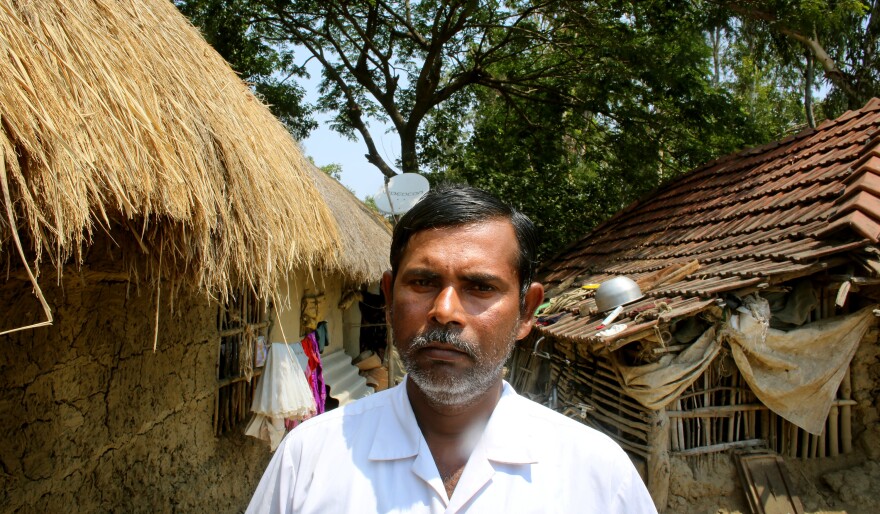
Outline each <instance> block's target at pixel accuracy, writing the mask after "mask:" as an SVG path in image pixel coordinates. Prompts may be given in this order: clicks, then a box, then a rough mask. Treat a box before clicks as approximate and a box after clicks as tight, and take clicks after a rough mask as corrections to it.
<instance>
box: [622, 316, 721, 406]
mask: <svg viewBox="0 0 880 514" xmlns="http://www.w3.org/2000/svg"><path fill="white" fill-rule="evenodd" d="M719 350H721V342H720V341H719V340H718V338H716V337H715V328H714V327H712V328H709V329H708V330H706V331H705V332H703V335H701V336H700V337H699V338H698V339H697V340H696V341H694V343H693V344H691V345H690V346H689V347H688V348H687V349H685V350H684V351H683V352H681V353H679V354H677V355H672V354H667V355H664V356H663V357H662V358H661V359H660V360H659V361H657V362H654V363H651V364H645V365H643V366H626V365H624V364H623V363H622V362H621V361H620V359H619V358H618V357H617V355H616V354H613V360H614V365H615V367H616V368H617V370H618V373H620V378H621V383H622V385H623V389H624V391H625V392H626V394H627V395H629V396H631V397H632V398H634V399H635V400H636V401H638V402H639V403H641V404H642V405H644V406H645V407H647V408H649V409H653V410H659V409H662V408H663V407H665V406H666V405H668V404H669V403H670V402H671V401H673V400H675V399H676V398H678V396H679V395H681V393H682V391H684V390H685V389H686V388H687V387H688V386H689V385H691V384H692V383H693V382H694V380H696V379H697V378H699V377H700V375H702V374H703V371H705V369H706V368H707V367H708V366H709V364H710V363H711V362H712V360H713V359H714V358H715V356H716V355H718V352H719Z"/></svg>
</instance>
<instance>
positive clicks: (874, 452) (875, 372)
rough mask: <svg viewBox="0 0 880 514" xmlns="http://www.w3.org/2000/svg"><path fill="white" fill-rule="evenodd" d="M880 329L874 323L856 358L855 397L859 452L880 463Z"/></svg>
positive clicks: (855, 420)
mask: <svg viewBox="0 0 880 514" xmlns="http://www.w3.org/2000/svg"><path fill="white" fill-rule="evenodd" d="M878 336H880V329H878V327H877V325H876V324H875V325H874V326H873V327H871V329H870V330H868V333H867V334H865V337H864V339H862V342H861V343H860V344H859V349H858V350H857V351H856V355H855V357H853V361H852V365H851V366H850V372H851V373H852V397H853V400H855V401H856V402H858V405H857V406H856V408H855V416H854V418H855V419H854V420H853V438H854V445H855V447H856V451H859V450H861V451H863V452H864V453H865V455H866V456H867V457H868V458H869V459H872V460H880V402H878V399H880V343H878Z"/></svg>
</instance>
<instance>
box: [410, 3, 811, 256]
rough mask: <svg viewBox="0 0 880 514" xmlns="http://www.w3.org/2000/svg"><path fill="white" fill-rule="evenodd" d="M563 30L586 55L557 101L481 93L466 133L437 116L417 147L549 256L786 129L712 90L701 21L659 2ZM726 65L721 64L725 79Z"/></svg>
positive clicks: (572, 20) (548, 90)
mask: <svg viewBox="0 0 880 514" xmlns="http://www.w3.org/2000/svg"><path fill="white" fill-rule="evenodd" d="M564 21H565V23H566V26H567V27H569V29H570V30H572V31H574V32H575V34H574V35H573V36H572V37H582V38H584V39H585V40H586V41H587V42H589V45H587V44H581V45H579V46H578V47H577V49H578V51H579V52H581V53H580V54H579V55H578V60H579V61H580V62H582V63H583V65H582V66H581V67H580V69H579V70H577V73H576V74H573V75H568V76H562V77H555V78H550V79H548V82H551V83H549V84H547V85H546V87H545V88H544V89H543V91H542V92H541V93H540V94H541V95H546V96H548V97H550V98H535V96H538V95H533V96H532V97H530V98H528V99H526V98H510V97H505V96H504V95H503V94H501V93H498V92H495V91H491V90H487V89H480V90H476V92H475V93H474V95H473V99H472V100H471V104H472V105H473V110H472V111H471V117H470V118H469V123H467V124H464V125H462V124H460V123H457V121H458V120H457V118H456V116H454V115H449V116H447V115H446V114H445V109H444V108H440V109H438V110H436V111H435V113H434V114H433V115H432V116H431V117H430V119H429V120H428V122H427V123H426V130H425V141H423V142H422V145H421V146H422V148H423V158H425V159H426V161H428V162H430V164H431V167H432V168H433V169H438V170H443V174H442V175H443V177H442V178H443V179H446V180H453V181H466V182H468V183H470V184H473V185H477V186H479V187H482V188H485V189H488V190H490V191H493V192H494V193H496V194H497V195H499V196H500V197H502V198H504V199H506V200H507V201H509V202H511V203H513V204H515V205H517V206H518V207H519V208H520V209H521V210H523V211H524V212H525V213H526V214H528V215H529V216H531V217H532V219H534V220H535V222H536V224H537V225H538V226H539V228H540V232H541V233H542V237H543V240H544V244H543V245H542V249H541V253H542V256H547V255H549V254H553V253H555V252H557V251H559V250H560V249H561V248H563V247H564V246H565V245H566V244H567V243H568V242H570V241H571V240H572V239H573V238H574V237H575V236H574V235H575V234H577V235H579V234H583V233H585V232H587V231H589V230H590V229H592V228H593V227H594V226H595V225H596V223H598V222H600V221H601V220H603V219H604V218H606V217H607V216H608V215H610V214H611V213H613V212H615V211H617V210H619V209H620V208H622V207H624V206H625V205H627V204H628V203H630V202H632V201H634V200H636V199H637V198H639V197H641V196H642V195H644V194H645V193H647V192H648V191H650V190H651V189H653V188H655V187H657V186H658V185H659V184H661V183H662V182H664V181H666V180H670V179H672V178H674V177H676V176H678V175H679V174H681V173H683V172H684V171H687V170H689V169H691V168H693V167H695V166H697V165H699V164H702V163H703V162H706V161H708V160H710V159H712V158H714V157H716V156H718V155H720V154H724V153H728V152H732V151H734V150H737V149H740V148H742V147H743V146H747V145H754V144H759V143H763V142H766V141H767V140H768V138H772V137H773V136H777V135H778V134H779V132H781V131H782V127H786V128H787V127H788V125H790V123H791V120H790V119H783V120H781V121H779V122H778V123H776V124H775V125H773V124H772V123H770V122H767V123H763V124H762V123H758V121H761V120H759V119H758V118H754V117H750V116H749V113H750V109H748V108H747V105H746V104H745V103H744V102H743V101H742V97H741V96H738V95H737V94H735V93H734V92H733V91H731V89H730V88H729V84H728V83H727V82H726V81H723V80H722V81H719V82H717V83H716V81H715V73H714V68H715V63H714V60H713V52H712V46H711V45H710V44H709V40H708V39H707V34H708V32H707V31H706V27H707V23H708V22H707V19H706V17H705V16H704V13H703V12H702V11H699V10H696V9H690V10H689V9H686V8H684V7H682V8H679V9H675V10H670V9H668V5H666V4H664V3H661V2H638V3H634V4H615V6H613V7H612V6H611V5H610V4H608V5H605V4H603V5H594V6H593V7H592V8H591V9H584V10H583V11H581V12H579V13H578V14H577V16H570V17H568V18H567V19H566V20H564ZM579 34H584V36H580V35H579ZM565 50H567V51H570V50H571V47H569V48H567V49H565ZM519 51H520V53H521V54H522V55H523V56H524V62H534V61H540V60H541V59H548V60H550V59H555V58H557V56H556V52H560V51H562V49H558V50H555V51H547V52H542V53H540V54H538V53H529V50H528V49H525V48H523V49H519ZM515 64H516V63H509V65H515ZM729 65H730V61H729V60H727V59H722V60H719V61H718V69H719V71H718V74H719V75H720V74H721V72H722V70H728V69H729ZM493 71H496V72H497V73H504V72H506V71H507V70H501V71H498V70H493ZM562 89H567V90H568V98H567V99H566V101H569V100H570V99H571V98H574V99H576V100H577V102H576V103H569V104H567V105H566V104H564V103H560V102H559V101H558V100H557V99H554V98H552V97H551V96H552V95H553V94H555V92H556V91H559V90H562ZM561 105H563V106H562V107H560V106H561ZM765 107H766V105H765ZM452 109H453V110H457V109H459V107H458V106H453V107H452ZM796 115H797V113H795V116H796ZM771 121H775V119H772V120H771ZM771 125H773V126H772V128H771ZM432 178H433V179H435V180H437V179H438V178H439V177H432Z"/></svg>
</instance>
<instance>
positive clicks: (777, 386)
mask: <svg viewBox="0 0 880 514" xmlns="http://www.w3.org/2000/svg"><path fill="white" fill-rule="evenodd" d="M878 184H880V100H878V99H873V100H871V101H870V102H868V104H867V105H866V106H865V107H864V108H862V109H860V110H856V111H850V112H847V113H845V114H844V115H843V116H841V117H840V118H838V119H835V120H830V121H825V122H824V123H822V124H821V125H820V126H819V127H817V128H816V129H808V130H805V131H802V132H800V133H798V134H796V135H794V136H791V137H788V138H786V139H783V140H781V141H778V142H775V143H772V144H769V145H766V146H762V147H758V148H753V149H749V150H745V151H742V152H739V153H736V154H733V155H729V156H726V157H723V158H721V159H718V160H716V161H714V162H711V163H708V164H706V165H705V166H703V167H701V168H699V169H696V170H693V171H692V172H690V173H688V174H686V175H684V176H682V177H680V178H679V179H677V180H675V181H674V182H672V183H670V184H668V185H667V186H665V187H662V188H661V189H659V190H658V191H656V192H655V193H653V194H650V195H648V196H647V197H646V198H644V199H642V200H640V201H638V202H635V203H634V204H633V205H630V206H629V207H627V208H625V209H624V210H622V211H620V212H619V213H617V214H616V215H615V216H614V217H612V218H611V219H610V220H608V221H607V222H605V223H604V224H602V225H600V226H599V227H597V228H596V229H595V230H594V231H593V232H591V233H589V234H587V235H585V236H584V237H582V238H581V239H579V240H578V241H576V242H575V243H574V244H573V245H571V246H570V247H569V248H568V249H567V250H565V251H563V252H562V253H561V254H560V255H558V256H557V257H555V258H554V259H552V260H550V261H549V262H547V263H546V264H545V265H544V266H543V270H542V279H543V281H544V282H545V284H546V286H547V287H548V297H549V298H551V304H550V306H549V307H548V308H547V309H546V310H544V311H543V312H542V313H541V317H540V318H539V321H538V324H539V325H541V326H540V327H539V328H538V331H537V333H536V334H534V337H533V338H532V339H531V340H530V341H528V342H527V343H526V344H525V345H524V346H522V347H521V348H520V349H519V350H518V352H517V358H516V359H515V361H514V363H515V365H514V369H513V371H514V374H513V378H514V379H515V380H516V381H517V382H518V383H520V384H523V385H525V386H526V389H530V391H528V392H530V393H531V394H533V395H534V396H535V397H536V398H540V399H542V400H544V401H548V402H550V403H552V404H554V405H555V406H556V407H557V408H559V409H560V410H565V411H566V412H568V413H569V414H570V415H572V416H573V417H576V418H578V419H581V420H582V421H583V422H585V423H587V424H589V425H592V426H594V427H596V428H598V429H600V430H602V431H604V432H606V433H607V434H609V435H610V436H611V437H613V438H615V439H616V440H617V441H618V442H619V443H620V444H621V445H622V446H623V447H624V448H625V449H626V450H627V451H629V452H630V454H631V455H632V456H633V458H634V460H635V461H636V462H637V464H638V466H639V467H640V469H641V471H642V473H643V477H644V478H645V479H646V482H647V485H648V487H649V489H650V490H651V493H652V495H653V497H654V499H655V502H656V504H657V506H658V508H660V509H661V510H662V509H663V508H664V507H666V506H667V503H668V504H669V506H670V509H671V510H672V511H676V512H677V511H685V510H686V509H685V506H684V505H683V504H682V503H681V502H682V501H685V499H686V498H687V497H689V496H693V495H700V494H705V495H709V496H713V501H715V507H718V505H717V504H718V503H719V502H720V501H721V500H720V498H721V497H722V496H724V495H726V494H733V493H732V492H731V490H730V489H729V487H732V486H731V484H734V486H738V484H737V482H738V481H737V479H736V476H735V475H733V476H731V477H730V480H729V481H727V482H729V483H725V484H723V485H722V486H721V487H720V488H718V487H714V486H713V485H712V484H710V483H709V478H708V477H709V475H710V474H711V473H709V472H706V471H705V469H706V463H712V462H716V463H717V462H730V461H731V459H729V458H728V459H723V458H719V457H718V456H724V457H726V456H729V455H732V454H735V453H737V454H738V453H740V452H746V451H750V450H755V449H762V450H763V451H765V452H770V453H771V454H774V455H779V456H782V457H784V458H786V459H798V461H799V462H810V461H812V462H825V463H829V462H831V465H832V466H833V462H834V461H835V460H839V459H844V458H850V459H852V458H856V459H858V458H869V459H875V460H876V459H878V458H880V408H878V404H877V401H876V400H877V397H878V394H880V348H878V343H877V337H878V331H877V324H876V321H875V319H876V316H877V314H878V311H877V310H876V308H877V302H878V300H880V289H878V286H880V275H878V273H880V246H878V242H880V201H878V197H880V185H878ZM620 275H624V276H627V277H630V278H632V279H634V280H635V281H636V282H637V283H638V284H639V285H640V288H641V291H642V292H643V293H644V295H645V296H644V297H642V298H641V299H639V300H636V301H634V302H631V303H628V304H626V305H625V306H624V307H623V312H622V313H621V314H620V315H619V317H618V318H617V319H616V320H613V322H609V326H604V325H602V322H603V321H604V319H605V318H606V315H607V314H608V312H598V311H597V308H596V302H595V299H594V294H595V292H594V291H595V289H594V288H595V287H596V286H595V284H601V283H603V282H605V281H606V280H608V279H610V278H612V277H615V276H620ZM517 364H519V368H521V369H526V371H525V372H519V374H518V375H517V371H518V370H517ZM542 369H543V371H544V375H541V371H542ZM537 377H545V378H544V379H543V380H538V379H537ZM713 456H714V457H713ZM698 469H699V470H701V471H699V472H695V470H698ZM682 474H687V475H688V477H687V478H688V480H683V479H682ZM670 483H671V484H673V487H672V489H670ZM683 483H687V484H691V485H690V486H689V487H688V489H689V490H687V491H682V490H681V489H682V488H681V487H678V486H680V485H681V484H683ZM676 484H678V485H676ZM737 494H740V493H737Z"/></svg>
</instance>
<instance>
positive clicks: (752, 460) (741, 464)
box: [736, 453, 804, 514]
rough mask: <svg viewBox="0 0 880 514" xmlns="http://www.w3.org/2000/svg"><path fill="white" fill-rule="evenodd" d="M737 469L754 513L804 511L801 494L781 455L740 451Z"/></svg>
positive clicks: (774, 513)
mask: <svg viewBox="0 0 880 514" xmlns="http://www.w3.org/2000/svg"><path fill="white" fill-rule="evenodd" d="M736 461H737V470H738V472H739V476H740V480H741V481H742V485H743V489H744V491H745V493H746V497H747V498H748V500H749V506H750V507H751V510H752V512H753V513H754V514H803V512H804V506H803V504H802V503H801V500H800V497H799V496H798V495H797V493H796V492H795V491H794V490H793V489H792V487H791V480H790V479H789V478H788V472H787V470H786V468H785V464H784V462H783V460H782V457H780V456H778V455H775V454H771V453H751V454H739V455H737V456H736Z"/></svg>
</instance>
